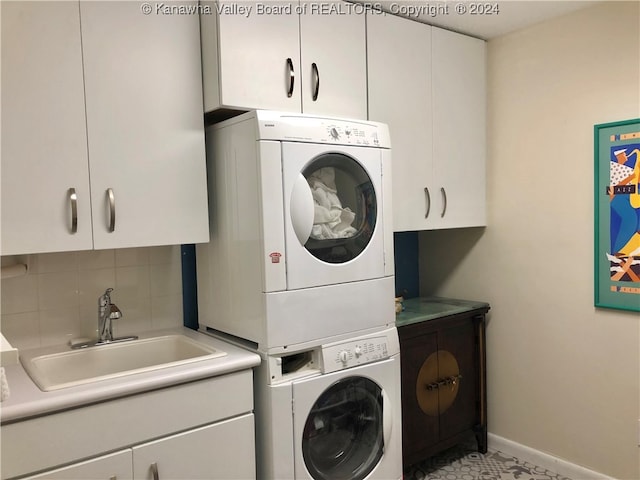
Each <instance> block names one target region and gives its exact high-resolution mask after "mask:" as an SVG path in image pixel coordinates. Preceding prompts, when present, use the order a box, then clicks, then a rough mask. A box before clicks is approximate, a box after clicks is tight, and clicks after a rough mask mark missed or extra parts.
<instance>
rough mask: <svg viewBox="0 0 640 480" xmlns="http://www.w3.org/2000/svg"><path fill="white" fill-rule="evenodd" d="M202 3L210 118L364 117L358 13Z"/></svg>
mask: <svg viewBox="0 0 640 480" xmlns="http://www.w3.org/2000/svg"><path fill="white" fill-rule="evenodd" d="M202 5H203V6H204V7H206V10H207V11H210V12H211V13H210V14H208V13H205V12H203V13H202V14H201V16H200V21H201V37H202V62H203V79H204V90H205V92H204V98H205V102H204V104H205V112H207V113H210V112H211V115H210V116H211V118H212V119H221V118H227V117H229V116H232V115H233V114H234V113H237V112H238V111H247V110H252V109H271V110H281V111H289V112H298V113H299V112H303V113H309V114H321V115H330V116H340V117H350V118H362V119H364V118H366V116H367V90H366V89H367V77H366V74H367V68H366V35H365V19H364V16H363V15H361V14H356V13H352V12H350V9H349V8H347V7H345V4H344V3H343V2H340V1H335V2H323V3H319V2H317V1H309V0H302V1H301V2H298V1H295V0H294V1H291V2H282V1H266V2H252V1H241V2H232V3H230V2H204V3H203V4H202ZM323 12H324V13H323ZM331 12H334V13H331ZM328 32H330V34H328ZM313 64H315V68H314V67H312V65H313ZM318 78H319V82H318ZM316 87H319V88H318V89H317V92H318V94H317V98H316V100H314V99H313V97H314V92H315V91H316Z"/></svg>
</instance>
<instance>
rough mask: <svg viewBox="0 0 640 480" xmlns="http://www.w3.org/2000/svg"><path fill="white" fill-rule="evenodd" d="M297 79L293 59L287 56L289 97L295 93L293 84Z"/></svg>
mask: <svg viewBox="0 0 640 480" xmlns="http://www.w3.org/2000/svg"><path fill="white" fill-rule="evenodd" d="M295 79H296V72H295V71H294V70H293V61H292V60H291V59H290V58H287V80H288V86H287V97H290V96H291V95H293V85H294V82H295Z"/></svg>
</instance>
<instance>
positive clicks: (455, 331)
mask: <svg viewBox="0 0 640 480" xmlns="http://www.w3.org/2000/svg"><path fill="white" fill-rule="evenodd" d="M438 351H439V352H440V355H439V357H438V376H439V378H441V379H447V378H450V377H451V376H452V375H460V378H459V380H457V381H456V384H455V385H453V384H450V385H445V386H442V387H441V388H439V389H438V394H439V403H440V438H441V439H443V440H444V439H447V438H451V437H453V436H454V435H457V434H459V433H460V432H463V431H465V430H468V429H471V428H472V427H474V426H475V425H476V424H478V423H479V416H478V408H479V407H478V406H477V405H476V402H477V399H478V398H479V397H478V378H479V374H478V350H477V347H476V343H475V328H474V325H473V321H472V319H471V318H466V319H464V320H460V321H456V322H455V323H454V322H452V325H451V326H450V327H448V328H443V329H442V330H441V331H439V332H438ZM456 387H457V391H456V390H455V389H456ZM445 406H450V408H445Z"/></svg>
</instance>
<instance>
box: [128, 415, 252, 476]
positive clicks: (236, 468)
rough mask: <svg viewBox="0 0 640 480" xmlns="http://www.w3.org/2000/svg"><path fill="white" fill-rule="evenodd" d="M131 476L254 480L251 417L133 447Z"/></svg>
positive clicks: (245, 416)
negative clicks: (252, 479)
mask: <svg viewBox="0 0 640 480" xmlns="http://www.w3.org/2000/svg"><path fill="white" fill-rule="evenodd" d="M133 472H134V473H133V476H134V478H135V479H136V480H143V479H144V480H153V479H154V478H161V479H162V478H166V479H171V480H197V479H202V480H215V479H220V480H233V479H238V480H248V479H250V478H256V464H255V447H254V421H253V414H247V415H244V416H241V417H237V418H234V419H231V420H226V421H224V422H220V423H216V424H214V425H209V426H206V427H202V428H198V429H195V430H189V431H187V432H184V433H180V434H178V435H173V436H171V437H166V438H162V439H160V440H157V441H155V442H150V443H147V444H144V445H140V446H138V447H134V448H133ZM154 473H156V475H155V476H154Z"/></svg>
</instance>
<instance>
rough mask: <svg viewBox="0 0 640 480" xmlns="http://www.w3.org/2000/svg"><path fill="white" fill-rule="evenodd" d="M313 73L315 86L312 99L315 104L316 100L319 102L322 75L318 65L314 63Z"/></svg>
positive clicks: (312, 66) (312, 65)
mask: <svg viewBox="0 0 640 480" xmlns="http://www.w3.org/2000/svg"><path fill="white" fill-rule="evenodd" d="M311 71H312V72H313V83H314V85H315V86H314V88H313V95H312V97H311V98H312V99H313V101H314V102H315V101H316V100H318V93H319V92H320V73H319V72H318V65H316V64H315V63H312V64H311Z"/></svg>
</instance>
